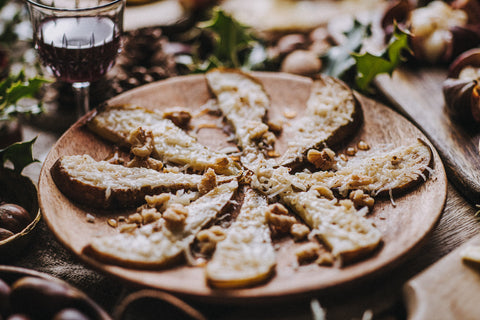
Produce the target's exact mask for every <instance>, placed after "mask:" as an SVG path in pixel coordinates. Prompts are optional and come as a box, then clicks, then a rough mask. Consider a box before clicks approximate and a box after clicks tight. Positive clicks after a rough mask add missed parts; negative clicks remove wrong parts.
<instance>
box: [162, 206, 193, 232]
mask: <svg viewBox="0 0 480 320" xmlns="http://www.w3.org/2000/svg"><path fill="white" fill-rule="evenodd" d="M187 216H188V210H187V209H186V208H185V207H184V206H183V205H181V204H178V203H174V204H172V205H171V206H169V207H168V208H167V209H166V210H165V212H164V213H163V219H164V220H165V226H166V227H167V228H168V229H170V230H171V231H179V230H182V229H183V227H184V226H185V220H186V219H187Z"/></svg>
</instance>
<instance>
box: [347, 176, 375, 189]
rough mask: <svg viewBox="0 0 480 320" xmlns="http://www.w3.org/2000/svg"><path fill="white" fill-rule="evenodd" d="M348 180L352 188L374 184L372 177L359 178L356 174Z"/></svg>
mask: <svg viewBox="0 0 480 320" xmlns="http://www.w3.org/2000/svg"><path fill="white" fill-rule="evenodd" d="M350 180H351V185H352V186H364V185H367V184H371V183H373V182H374V181H373V178H372V177H369V176H361V175H360V176H359V175H357V174H352V175H351V177H350Z"/></svg>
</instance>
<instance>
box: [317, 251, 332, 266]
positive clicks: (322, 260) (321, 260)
mask: <svg viewBox="0 0 480 320" xmlns="http://www.w3.org/2000/svg"><path fill="white" fill-rule="evenodd" d="M315 263H316V264H318V265H320V266H332V265H333V264H334V263H335V257H334V256H333V254H331V253H330V252H327V251H324V252H321V253H320V254H319V255H318V258H317V260H315Z"/></svg>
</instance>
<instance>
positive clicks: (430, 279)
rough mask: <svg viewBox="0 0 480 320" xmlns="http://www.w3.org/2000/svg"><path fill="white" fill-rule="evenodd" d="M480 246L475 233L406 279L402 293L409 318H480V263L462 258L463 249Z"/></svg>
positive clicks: (478, 237) (479, 239)
mask: <svg viewBox="0 0 480 320" xmlns="http://www.w3.org/2000/svg"><path fill="white" fill-rule="evenodd" d="M470 245H477V246H478V245H480V236H475V237H474V238H472V239H470V240H469V241H468V242H466V243H465V244H463V245H462V246H461V247H459V248H457V249H455V250H454V251H453V252H451V253H450V254H448V255H447V256H446V257H444V258H443V259H441V260H440V261H439V262H437V263H435V264H434V265H433V266H431V267H430V268H428V269H426V270H425V271H423V272H422V273H420V274H419V275H417V276H416V277H415V278H413V279H412V280H410V281H409V282H407V284H406V285H405V287H404V290H403V293H404V298H405V302H406V305H407V310H408V319H410V320H421V319H436V320H444V319H445V320H447V319H464V320H470V319H471V320H473V319H478V315H479V314H480V304H479V303H478V292H480V265H479V264H472V263H465V262H463V261H462V258H461V252H462V251H463V250H464V249H465V248H466V247H467V246H470Z"/></svg>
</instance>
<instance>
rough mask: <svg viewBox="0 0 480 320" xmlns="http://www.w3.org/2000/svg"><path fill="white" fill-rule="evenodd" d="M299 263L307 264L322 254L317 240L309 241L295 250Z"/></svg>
mask: <svg viewBox="0 0 480 320" xmlns="http://www.w3.org/2000/svg"><path fill="white" fill-rule="evenodd" d="M295 255H296V256H297V261H298V263H299V264H307V263H310V262H312V261H314V260H315V259H317V258H318V256H319V255H320V245H319V244H318V243H315V242H308V243H305V244H303V245H302V246H300V247H299V248H297V250H295Z"/></svg>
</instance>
